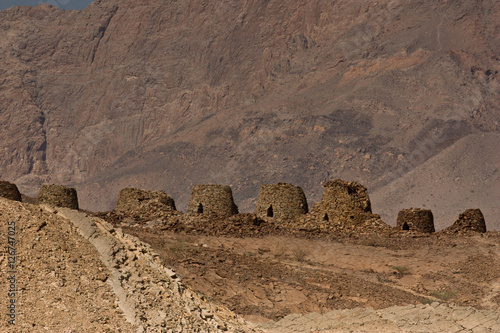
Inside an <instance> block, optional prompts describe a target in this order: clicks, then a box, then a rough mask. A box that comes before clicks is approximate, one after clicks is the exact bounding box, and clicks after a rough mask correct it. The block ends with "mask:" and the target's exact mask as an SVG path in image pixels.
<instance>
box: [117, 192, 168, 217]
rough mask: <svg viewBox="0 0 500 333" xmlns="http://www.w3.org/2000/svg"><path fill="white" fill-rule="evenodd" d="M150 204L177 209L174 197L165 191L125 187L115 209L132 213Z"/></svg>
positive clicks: (119, 195)
mask: <svg viewBox="0 0 500 333" xmlns="http://www.w3.org/2000/svg"><path fill="white" fill-rule="evenodd" d="M148 205H162V206H164V208H165V209H166V210H168V211H172V210H175V202H174V199H172V198H171V197H169V196H168V195H167V194H166V193H165V192H163V191H145V190H140V189H136V188H130V187H129V188H124V189H123V190H121V191H120V193H119V194H118V201H117V203H116V208H115V210H116V211H117V212H123V213H130V212H133V211H136V210H139V209H141V208H145V207H146V206H148Z"/></svg>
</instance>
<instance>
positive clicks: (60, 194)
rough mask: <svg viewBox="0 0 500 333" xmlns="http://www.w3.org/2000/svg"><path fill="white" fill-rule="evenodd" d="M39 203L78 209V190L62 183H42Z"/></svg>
mask: <svg viewBox="0 0 500 333" xmlns="http://www.w3.org/2000/svg"><path fill="white" fill-rule="evenodd" d="M37 203H38V204H48V205H51V206H56V207H67V208H71V209H77V210H78V196H77V194H76V190H75V189H74V188H67V187H64V186H61V185H54V184H44V185H42V187H41V188H40V192H38V198H37Z"/></svg>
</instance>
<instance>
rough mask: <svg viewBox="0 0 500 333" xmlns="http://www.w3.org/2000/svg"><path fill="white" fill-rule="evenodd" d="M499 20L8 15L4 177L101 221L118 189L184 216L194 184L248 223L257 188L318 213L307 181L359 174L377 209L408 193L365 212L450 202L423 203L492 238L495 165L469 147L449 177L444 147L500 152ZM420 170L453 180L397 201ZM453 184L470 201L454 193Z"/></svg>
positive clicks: (272, 9) (314, 7) (239, 7)
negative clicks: (266, 186) (290, 194)
mask: <svg viewBox="0 0 500 333" xmlns="http://www.w3.org/2000/svg"><path fill="white" fill-rule="evenodd" d="M499 21H500V10H499V8H498V6H497V4H496V3H495V2H494V1H481V2H477V1H460V2H450V1H445V2H432V1H424V2H415V3H411V4H406V3H403V2H398V1H392V0H381V1H377V2H376V3H375V2H363V1H360V2H356V3H353V2H352V1H350V0H342V1H336V2H331V1H326V0H321V1H317V2H310V1H306V0H301V1H296V2H293V3H290V4H288V5H287V6H283V4H282V2H281V1H277V0H272V1H251V2H238V3H235V4H233V3H229V2H228V3H226V2H225V3H219V2H210V3H201V2H199V1H194V0H189V1H181V2H179V1H174V2H164V1H159V0H156V1H154V0H148V1H141V2H140V3H138V2H137V1H132V0H121V1H118V0H103V1H95V2H94V3H93V4H92V5H91V6H89V7H88V8H86V9H85V10H82V11H62V10H57V9H55V8H54V7H51V6H48V5H43V6H38V7H36V8H30V7H18V8H11V9H8V10H3V11H1V12H0V36H1V37H0V60H1V61H2V63H3V64H4V66H3V67H2V69H0V77H1V79H0V82H1V88H0V111H1V112H0V124H2V128H3V129H4V130H2V131H1V133H0V154H1V156H2V158H1V159H0V169H1V170H2V178H4V179H6V180H9V181H14V182H16V184H18V186H19V187H20V189H21V190H22V192H26V194H28V195H32V196H33V195H35V194H36V191H37V190H38V188H39V186H40V185H41V184H42V183H44V182H54V183H64V184H73V185H74V186H76V187H77V188H78V190H79V195H80V200H81V204H82V207H83V208H86V209H92V210H109V209H111V208H112V205H113V201H114V200H113V198H114V197H115V196H116V195H117V194H118V192H119V190H121V189H122V188H124V187H145V188H146V187H147V188H155V189H168V191H169V194H171V195H172V196H173V197H175V198H176V200H177V202H178V205H179V206H180V207H185V206H186V205H187V202H188V198H189V191H188V190H187V189H188V188H189V187H190V186H191V184H193V183H198V184H200V183H201V184H206V183H228V184H232V188H233V191H234V195H235V199H236V202H237V203H238V204H239V206H240V208H241V210H243V211H253V209H254V204H255V198H256V195H257V191H258V186H259V185H260V184H261V183H275V182H277V181H282V180H283V181H287V182H290V183H293V184H298V185H299V186H301V187H302V188H303V189H304V190H305V192H306V194H307V195H308V197H309V200H310V201H311V202H317V201H319V198H320V196H321V188H319V187H318V186H317V184H320V183H322V182H324V181H326V180H327V179H330V178H332V176H333V177H341V178H344V179H356V180H358V181H360V182H362V183H363V184H366V185H367V186H368V188H370V190H375V189H380V192H378V191H377V192H376V195H375V194H374V195H372V200H373V201H374V202H375V200H374V199H376V198H377V197H378V196H380V198H382V197H383V196H384V194H386V193H389V191H385V190H384V187H385V186H386V185H387V186H390V185H391V184H392V183H394V182H395V181H397V180H399V179H404V180H405V181H404V182H402V185H404V187H399V186H398V187H397V188H399V189H400V190H401V191H403V192H402V193H403V194H405V195H399V196H398V195H396V194H395V195H394V196H393V198H397V199H391V200H386V199H383V200H382V199H380V200H377V205H374V211H375V212H377V211H378V209H384V211H385V209H392V208H393V207H396V208H395V210H396V212H397V211H398V210H399V209H401V208H403V207H404V206H406V207H409V206H416V205H419V206H421V204H423V203H425V202H422V201H425V200H427V199H429V196H430V194H433V196H434V197H433V198H432V200H433V201H435V202H436V201H437V200H441V201H443V202H447V200H448V201H449V202H450V204H449V206H445V205H442V206H441V207H443V208H439V207H437V208H434V207H432V209H433V211H434V212H435V214H436V218H437V217H438V216H452V219H451V220H450V223H452V222H453V219H454V218H455V217H456V215H457V213H458V212H459V211H458V212H456V211H455V209H456V208H454V207H457V203H460V202H466V205H467V207H470V206H475V205H476V204H473V203H471V201H473V200H477V201H480V202H482V203H483V204H484V209H483V212H484V214H485V216H486V219H487V221H491V222H489V223H492V226H495V225H497V224H498V223H499V222H498V220H497V219H496V218H495V217H496V216H499V214H498V212H497V211H495V209H497V207H498V200H497V198H498V197H497V196H496V193H497V192H496V191H497V189H498V187H499V186H498V180H499V178H498V177H499V176H498V171H496V172H495V167H493V168H489V167H488V165H489V163H482V162H483V161H490V160H491V159H492V158H494V154H491V153H488V150H489V149H477V150H472V149H471V150H466V153H465V155H464V156H467V155H468V154H472V153H473V154H475V156H474V161H475V162H476V163H473V164H467V167H466V168H462V169H458V168H454V165H455V164H454V163H453V161H455V157H458V156H460V157H463V156H462V155H461V154H458V152H457V151H455V150H453V151H454V153H453V154H451V156H450V154H448V152H449V151H448V152H446V150H447V149H448V148H450V147H451V148H453V145H454V143H456V142H458V141H460V140H463V141H462V142H463V143H465V145H470V144H473V143H474V144H475V143H477V144H478V145H479V146H480V147H483V148H485V147H486V148H491V149H493V148H495V147H493V146H496V147H498V142H499V140H498V130H499V120H500V113H499V109H498V105H500V103H499V96H500V94H499V89H500V88H499V87H500V85H499V83H498V75H499V74H498V72H499V70H500V60H499V58H498V54H500V49H499V48H500V41H499V34H498V23H497V22H499ZM483 134H486V136H485V137H481V135H483ZM491 135H494V136H493V137H492V136H491ZM478 136H479V137H478ZM488 137H489V138H490V139H488ZM305 147H307V148H305ZM493 150H494V149H493ZM497 150H498V149H497ZM442 153H443V155H442V156H443V157H444V161H441V162H442V163H441V164H438V163H437V162H433V161H432V158H433V157H438V156H441V154H442ZM457 154H458V155H457ZM477 161H481V163H477ZM426 163H428V164H427V166H429V164H430V165H431V166H433V167H434V169H436V168H437V169H438V170H440V171H441V173H446V174H447V175H448V174H449V177H445V178H439V177H438V178H439V181H441V182H442V184H440V185H439V186H432V189H433V192H429V191H425V192H424V197H423V198H418V199H412V197H411V196H410V197H407V196H409V195H410V194H411V192H412V191H415V190H414V189H413V187H414V186H420V185H421V184H423V183H427V181H426V180H427V178H426V176H427V175H428V174H426V173H423V174H415V175H419V176H418V177H413V176H412V174H411V172H412V171H413V170H415V169H416V168H418V167H419V166H422V165H424V164H426ZM471 166H473V168H472V167H471ZM476 175H477V179H474V180H473V179H472V178H476ZM457 177H458V178H460V180H459V181H457V182H460V184H458V185H460V186H459V187H460V188H467V189H470V190H475V194H474V195H470V194H469V193H470V191H457V192H454V191H455V188H454V186H455V185H456V184H457V183H455V182H454V180H455V179H456V178H457ZM436 181H438V180H436ZM73 185H72V186H73ZM431 185H433V184H429V186H431ZM479 188H480V190H479ZM171 189H172V190H171ZM392 190H393V189H392ZM392 190H391V191H390V193H393V192H392ZM449 191H452V193H454V195H453V198H450V196H449V193H450V192H449ZM109 193H111V195H108V194H109ZM103 198H105V199H104V200H103ZM403 199H404V200H407V202H405V203H404V206H403V207H399V204H400V203H399V201H400V200H403ZM452 199H453V200H452ZM396 200H398V201H397V203H395V202H394V201H396ZM412 200H414V201H418V202H412ZM429 200H431V199H429ZM439 209H442V211H439ZM464 209H465V207H464V208H460V211H461V210H464ZM490 216H491V218H490ZM383 217H384V219H386V220H394V218H395V212H393V214H390V213H387V214H385V213H384V216H383Z"/></svg>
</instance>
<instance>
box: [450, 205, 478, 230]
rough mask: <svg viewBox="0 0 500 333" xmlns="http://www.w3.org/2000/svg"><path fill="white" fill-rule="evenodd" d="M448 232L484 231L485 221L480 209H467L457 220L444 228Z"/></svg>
mask: <svg viewBox="0 0 500 333" xmlns="http://www.w3.org/2000/svg"><path fill="white" fill-rule="evenodd" d="M446 231H448V232H461V231H475V232H486V222H485V221H484V216H483V213H482V212H481V210H480V209H467V210H466V211H465V212H463V213H461V214H460V215H459V216H458V220H456V221H455V223H453V225H452V226H450V227H448V228H447V229H446Z"/></svg>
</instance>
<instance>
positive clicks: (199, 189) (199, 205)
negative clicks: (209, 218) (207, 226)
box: [188, 184, 238, 216]
mask: <svg viewBox="0 0 500 333" xmlns="http://www.w3.org/2000/svg"><path fill="white" fill-rule="evenodd" d="M188 214H216V215H219V216H231V215H234V214H238V206H236V204H235V203H234V200H233V192H232V191H231V187H229V186H227V185H217V184H208V185H195V186H194V187H193V189H192V191H191V199H190V201H189V205H188Z"/></svg>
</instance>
